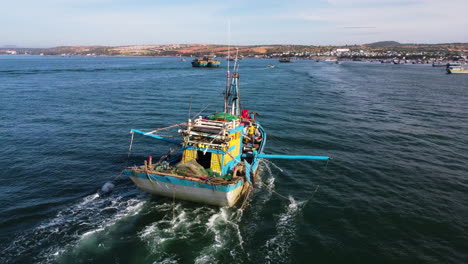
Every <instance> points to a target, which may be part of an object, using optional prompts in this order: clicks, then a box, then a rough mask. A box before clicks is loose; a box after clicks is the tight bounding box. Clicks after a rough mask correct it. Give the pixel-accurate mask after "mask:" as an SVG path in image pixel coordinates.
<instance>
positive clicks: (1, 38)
mask: <svg viewBox="0 0 468 264" xmlns="http://www.w3.org/2000/svg"><path fill="white" fill-rule="evenodd" d="M467 10H468V0H450V1H443V0H309V1H307V0H289V1H276V0H270V1H266V0H258V1H254V0H250V1H248V0H232V1H226V0H217V1H214V0H213V1H212V0H206V1H205V0H198V1H188V0H181V1H178V0H172V1H169V0H41V1H37V0H14V1H2V2H1V3H0V25H1V27H0V46H3V45H17V46H21V47H53V46H60V45H112V46H115V45H139V44H171V43H210V44H211V43H212V44H226V43H227V42H228V37H227V35H228V34H227V24H228V21H230V23H231V43H232V44H238V45H260V44H304V45H344V44H363V43H370V42H375V41H381V40H395V41H399V42H404V43H409V42H411V43H447V42H468V30H467V28H468V19H467Z"/></svg>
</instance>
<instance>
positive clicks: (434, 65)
mask: <svg viewBox="0 0 468 264" xmlns="http://www.w3.org/2000/svg"><path fill="white" fill-rule="evenodd" d="M447 65H449V63H443V62H433V63H432V67H439V68H442V67H444V68H447Z"/></svg>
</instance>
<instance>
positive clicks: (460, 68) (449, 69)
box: [447, 65, 468, 74]
mask: <svg viewBox="0 0 468 264" xmlns="http://www.w3.org/2000/svg"><path fill="white" fill-rule="evenodd" d="M447 73H448V74H452V73H468V69H465V65H460V66H450V65H448V66H447Z"/></svg>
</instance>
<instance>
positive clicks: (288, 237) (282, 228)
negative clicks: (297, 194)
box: [261, 196, 305, 263]
mask: <svg viewBox="0 0 468 264" xmlns="http://www.w3.org/2000/svg"><path fill="white" fill-rule="evenodd" d="M303 204H305V202H296V201H295V200H294V199H293V198H292V197H291V196H290V197H289V204H287V205H286V207H285V212H284V213H281V214H280V215H279V216H278V220H277V222H276V235H275V236H274V237H272V238H270V239H269V240H267V241H266V243H265V244H264V245H263V246H262V249H261V251H262V252H263V253H264V254H265V260H266V262H267V263H287V262H288V261H290V249H291V245H292V242H293V241H294V237H295V235H296V224H297V223H296V219H297V216H298V214H299V213H300V212H301V208H302V205H303Z"/></svg>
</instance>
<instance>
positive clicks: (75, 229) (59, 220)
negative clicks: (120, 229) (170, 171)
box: [0, 190, 146, 263]
mask: <svg viewBox="0 0 468 264" xmlns="http://www.w3.org/2000/svg"><path fill="white" fill-rule="evenodd" d="M142 198H143V197H142V196H141V195H137V194H136V193H135V192H133V191H132V190H128V191H124V192H123V193H122V192H120V193H116V192H114V193H112V194H110V195H108V196H104V197H102V196H101V195H99V194H98V193H94V194H91V195H88V196H86V197H84V198H83V199H82V200H81V201H80V202H78V203H77V204H74V205H71V206H69V207H67V208H65V209H63V210H61V211H59V212H58V213H57V214H56V216H55V217H53V218H52V219H49V220H46V221H45V222H43V223H42V224H40V225H39V226H37V227H35V228H34V229H32V230H29V231H25V232H23V233H21V234H19V235H18V236H16V238H15V239H14V240H13V241H12V242H11V243H10V244H9V245H8V246H7V247H6V248H5V249H4V250H2V255H3V256H4V257H5V260H4V261H0V262H2V263H19V262H25V263H31V262H34V263H49V262H51V261H55V260H59V259H60V257H61V256H62V255H64V254H65V255H66V254H67V253H68V252H69V251H73V249H74V248H75V247H79V246H80V244H82V243H83V242H84V241H85V240H87V239H90V238H91V237H92V236H93V235H94V234H96V233H99V232H102V231H104V230H106V229H109V228H110V227H111V226H113V225H115V224H116V223H117V222H118V221H121V220H122V219H124V218H126V217H130V216H134V215H136V214H137V213H138V212H139V211H140V210H141V209H142V207H143V205H144V204H145V203H146V200H144V199H142ZM58 241H60V243H57V242H58Z"/></svg>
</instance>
